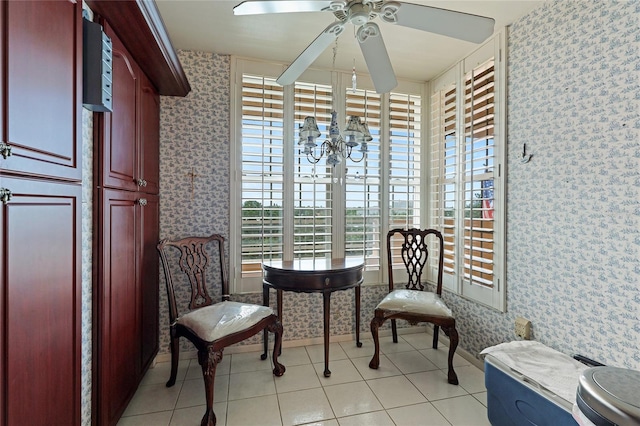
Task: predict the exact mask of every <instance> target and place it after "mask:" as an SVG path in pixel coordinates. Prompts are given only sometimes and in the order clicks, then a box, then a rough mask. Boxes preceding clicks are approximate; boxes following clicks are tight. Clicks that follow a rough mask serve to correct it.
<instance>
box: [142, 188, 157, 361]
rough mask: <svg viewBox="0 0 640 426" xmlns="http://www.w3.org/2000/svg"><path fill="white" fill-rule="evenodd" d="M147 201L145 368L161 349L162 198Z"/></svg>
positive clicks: (144, 223) (144, 230) (144, 224)
mask: <svg viewBox="0 0 640 426" xmlns="http://www.w3.org/2000/svg"><path fill="white" fill-rule="evenodd" d="M141 196H142V197H144V198H145V199H146V200H147V203H146V205H144V206H140V232H141V238H140V241H141V245H142V247H141V251H140V270H139V274H140V296H141V298H142V301H141V304H140V307H141V311H142V312H141V313H142V321H141V324H142V330H141V332H142V352H141V366H142V369H143V370H144V369H146V368H147V367H148V366H149V365H150V363H151V361H153V357H154V356H155V355H156V353H157V352H158V345H159V343H158V342H159V340H158V338H159V335H158V321H159V320H158V273H159V267H160V264H159V259H158V251H157V249H156V246H157V245H158V240H159V238H160V237H159V235H160V234H159V229H158V227H159V226H158V224H159V223H160V198H159V197H158V196H157V195H151V194H145V195H141Z"/></svg>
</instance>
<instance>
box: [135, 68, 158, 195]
mask: <svg viewBox="0 0 640 426" xmlns="http://www.w3.org/2000/svg"><path fill="white" fill-rule="evenodd" d="M141 82H142V84H141V86H140V87H141V90H140V97H141V100H140V151H139V153H140V173H139V175H140V177H141V178H142V179H144V181H145V183H146V185H144V186H142V187H140V190H141V191H144V192H148V193H150V194H158V193H159V192H160V97H159V96H158V93H157V91H156V88H155V87H154V86H153V84H151V81H149V79H148V78H146V76H144V74H142V78H141Z"/></svg>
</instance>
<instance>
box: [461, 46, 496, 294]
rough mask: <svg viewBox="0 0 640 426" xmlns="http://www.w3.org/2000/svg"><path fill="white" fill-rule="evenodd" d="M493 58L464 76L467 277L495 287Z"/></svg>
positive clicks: (465, 265)
mask: <svg viewBox="0 0 640 426" xmlns="http://www.w3.org/2000/svg"><path fill="white" fill-rule="evenodd" d="M494 75H495V74H494V61H493V59H491V60H489V61H487V62H485V63H483V64H481V65H480V66H478V67H476V68H474V69H472V70H471V71H470V72H469V73H467V74H466V75H465V89H464V90H465V104H464V114H465V115H464V117H465V121H464V125H465V130H464V135H465V145H464V156H463V158H464V160H463V170H464V173H463V174H462V181H463V185H464V195H463V197H464V209H465V212H464V234H463V238H464V280H465V281H466V282H469V283H471V284H472V285H480V286H484V287H489V288H491V287H493V228H494V219H493V190H492V189H489V188H493V179H494V145H495V141H494V134H495V122H494V118H495V116H494V105H495V99H494V94H495V90H494V89H495V85H494Z"/></svg>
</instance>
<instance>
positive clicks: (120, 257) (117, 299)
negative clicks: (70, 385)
mask: <svg viewBox="0 0 640 426" xmlns="http://www.w3.org/2000/svg"><path fill="white" fill-rule="evenodd" d="M98 192H99V193H101V194H100V195H101V196H100V198H101V201H102V206H101V210H102V216H101V218H100V225H99V228H100V233H101V247H102V249H101V255H100V267H99V268H100V269H99V272H98V273H99V279H98V285H97V288H95V289H94V297H95V300H96V303H97V306H95V307H94V309H97V313H98V324H99V327H100V330H99V332H100V335H99V338H98V342H97V348H99V354H98V356H97V358H98V359H97V363H96V365H97V368H98V369H99V370H100V372H99V378H98V380H99V391H98V392H99V393H98V395H99V401H98V404H100V407H99V420H98V423H99V424H105V425H106V424H112V423H115V421H116V420H117V419H118V418H119V417H120V415H121V414H122V412H123V411H124V409H125V408H126V404H127V402H128V401H129V399H130V398H131V396H132V394H133V392H134V391H135V389H136V386H137V384H138V380H139V377H138V375H139V362H138V355H137V354H139V351H140V349H139V348H140V338H139V336H140V332H139V319H138V309H137V305H138V303H140V299H139V297H138V289H137V283H136V280H137V276H136V257H137V243H136V240H137V238H136V235H137V234H138V233H139V229H138V223H137V219H136V216H137V214H138V204H137V194H136V193H133V192H128V191H119V190H109V189H107V190H100V191H98Z"/></svg>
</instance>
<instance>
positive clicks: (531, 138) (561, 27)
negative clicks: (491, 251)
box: [449, 0, 640, 369]
mask: <svg viewBox="0 0 640 426" xmlns="http://www.w3.org/2000/svg"><path fill="white" fill-rule="evenodd" d="M638 28H640V2H638V1H621V2H616V1H600V2H585V1H566V0H560V1H555V2H550V3H547V4H545V5H544V6H543V7H541V8H539V9H537V10H535V11H533V12H531V13H530V14H529V15H527V16H525V17H523V18H522V19H520V20H519V21H517V22H516V23H514V25H513V26H512V28H511V31H510V41H509V55H508V73H509V79H508V97H509V98H508V111H509V113H508V137H509V142H508V148H509V151H508V152H509V154H508V168H507V170H508V172H507V185H508V190H507V208H508V210H507V309H508V312H507V313H506V314H501V313H497V312H495V311H493V310H490V309H484V308H481V307H479V306H478V305H475V304H473V303H469V302H467V301H464V300H462V299H460V298H449V299H450V300H451V299H453V300H451V303H452V304H453V305H454V311H455V313H456V315H457V318H458V323H459V325H458V328H459V331H460V335H461V336H462V337H461V339H462V345H463V347H465V349H467V350H468V351H470V352H472V353H476V352H478V351H480V350H482V349H483V348H485V347H487V346H490V345H494V344H497V343H501V342H504V341H509V340H513V339H515V336H514V333H513V331H512V330H513V327H514V321H515V317H516V316H524V317H526V318H528V319H530V320H531V321H532V323H533V334H534V339H536V340H539V341H541V342H543V343H545V344H547V345H549V346H551V347H554V348H556V349H558V350H560V351H562V352H565V353H581V354H583V355H586V356H588V357H591V358H594V359H597V360H600V361H602V362H604V363H607V364H610V365H616V366H621V367H628V368H634V369H640V189H639V188H640V32H638ZM524 143H526V144H527V152H530V153H532V154H533V157H532V159H531V161H530V162H529V163H527V164H523V163H521V161H520V159H521V154H522V147H523V144H524Z"/></svg>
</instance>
